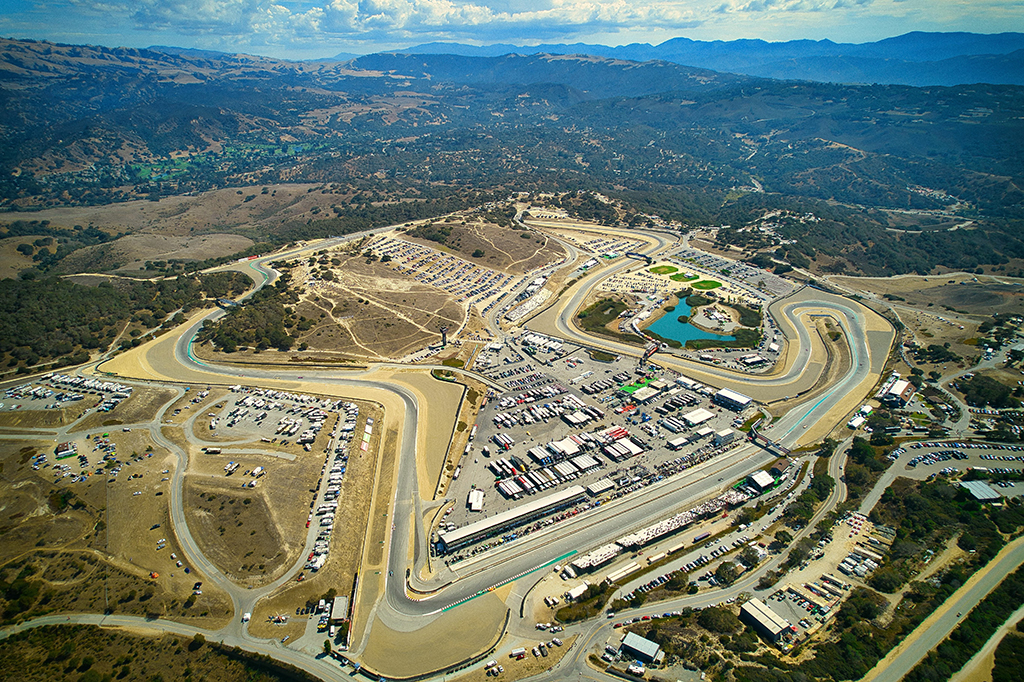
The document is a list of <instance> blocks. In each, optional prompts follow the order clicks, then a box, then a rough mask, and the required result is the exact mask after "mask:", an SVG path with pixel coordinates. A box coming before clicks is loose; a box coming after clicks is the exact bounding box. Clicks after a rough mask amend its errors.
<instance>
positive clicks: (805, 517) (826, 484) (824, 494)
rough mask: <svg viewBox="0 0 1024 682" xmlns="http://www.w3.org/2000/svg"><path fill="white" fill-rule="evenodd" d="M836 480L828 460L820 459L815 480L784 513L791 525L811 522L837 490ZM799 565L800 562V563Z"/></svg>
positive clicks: (816, 467)
mask: <svg viewBox="0 0 1024 682" xmlns="http://www.w3.org/2000/svg"><path fill="white" fill-rule="evenodd" d="M835 486H836V480H835V479H834V478H832V477H831V476H830V475H829V473H828V460H827V459H825V458H824V457H822V458H819V459H818V460H817V462H815V465H814V479H813V480H812V481H811V483H810V485H808V486H807V489H806V490H804V491H803V492H802V493H800V494H799V495H798V496H797V498H796V499H795V500H793V501H792V502H791V503H790V504H789V506H788V507H786V510H785V511H784V512H783V514H784V516H785V517H786V520H787V522H788V523H790V524H791V525H802V524H804V523H807V522H808V521H810V520H811V517H812V516H814V510H815V509H817V507H818V505H819V504H821V503H822V502H824V501H825V500H827V499H828V496H829V495H831V494H832V491H833V490H834V489H835ZM798 563H799V562H798Z"/></svg>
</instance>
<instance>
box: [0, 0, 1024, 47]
mask: <svg viewBox="0 0 1024 682" xmlns="http://www.w3.org/2000/svg"><path fill="white" fill-rule="evenodd" d="M910 31H972V32H976V33H999V32H1003V31H1024V3H1022V2H1021V0H685V1H680V0H674V1H672V0H647V1H646V2H645V1H643V0H633V1H632V2H630V1H628V0H584V1H576V0H292V1H289V0H278V1H277V2H272V1H266V0H46V1H39V0H0V36H3V37H8V38H32V39H36V40H50V41H54V42H61V43H72V44H89V45H103V46H107V47H116V46H123V47H148V46H151V45H172V46H177V47H192V48H202V49H210V50H220V51H226V52H246V53H250V54H258V55H266V56H271V57H279V58H285V59H316V58H322V57H331V56H334V55H336V54H339V53H352V54H367V53H371V52H377V51H382V50H392V49H401V48H406V47H411V46H414V45H418V44H421V43H428V42H435V41H444V42H460V43H467V44H473V45H488V44H493V43H511V44H514V45H537V44H539V43H575V42H583V43H590V44H601V45H625V44H629V43H650V44H658V43H661V42H663V41H665V40H668V39H670V38H675V37H686V38H691V39H694V40H734V39H738V38H761V39H763V40H769V41H783V40H798V39H811V40H821V39H829V40H833V41H836V42H848V43H851V42H852V43H861V42H869V41H874V40H880V39H882V38H888V37H892V36H896V35H901V34H903V33H907V32H910Z"/></svg>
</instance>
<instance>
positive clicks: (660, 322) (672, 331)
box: [647, 301, 736, 346]
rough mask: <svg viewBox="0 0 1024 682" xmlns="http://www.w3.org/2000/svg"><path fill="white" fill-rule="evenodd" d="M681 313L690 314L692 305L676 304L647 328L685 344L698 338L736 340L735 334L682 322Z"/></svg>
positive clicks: (681, 302)
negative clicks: (711, 330)
mask: <svg viewBox="0 0 1024 682" xmlns="http://www.w3.org/2000/svg"><path fill="white" fill-rule="evenodd" d="M680 315H686V316H687V317H689V316H690V306H688V305H686V303H685V302H683V301H680V302H679V303H678V304H677V305H676V309H675V310H673V311H672V312H670V313H664V314H663V315H662V316H661V317H659V318H658V319H657V320H656V321H655V322H654V323H653V324H651V325H649V326H648V327H647V329H648V330H650V331H652V332H654V333H655V334H657V335H658V336H661V337H663V338H666V339H675V340H676V341H678V342H679V343H681V344H683V345H684V346H685V345H686V342H687V341H690V340H697V339H714V340H716V341H735V340H736V337H735V336H728V335H726V334H715V333H714V332H706V331H704V330H703V329H698V328H697V327H694V326H693V325H692V324H690V323H689V322H686V323H683V322H680V321H679V319H678V318H679V316H680Z"/></svg>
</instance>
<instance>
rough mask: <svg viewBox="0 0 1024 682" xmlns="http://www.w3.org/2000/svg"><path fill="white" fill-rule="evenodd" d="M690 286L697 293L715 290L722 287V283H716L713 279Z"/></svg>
mask: <svg viewBox="0 0 1024 682" xmlns="http://www.w3.org/2000/svg"><path fill="white" fill-rule="evenodd" d="M690 286H692V287H693V288H694V289H697V290H698V291H707V290H708V289H717V288H718V287H720V286H722V283H721V282H716V281H715V280H713V279H704V280H701V281H699V282H694V283H693V284H691V285H690Z"/></svg>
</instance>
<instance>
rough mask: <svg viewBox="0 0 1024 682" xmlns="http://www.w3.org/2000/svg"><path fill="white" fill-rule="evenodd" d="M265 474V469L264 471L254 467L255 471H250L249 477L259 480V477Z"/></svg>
mask: <svg viewBox="0 0 1024 682" xmlns="http://www.w3.org/2000/svg"><path fill="white" fill-rule="evenodd" d="M265 473H267V470H266V469H264V468H263V467H256V468H255V469H253V470H252V474H250V475H251V476H252V477H253V478H259V477H260V476H262V475H263V474H265Z"/></svg>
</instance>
